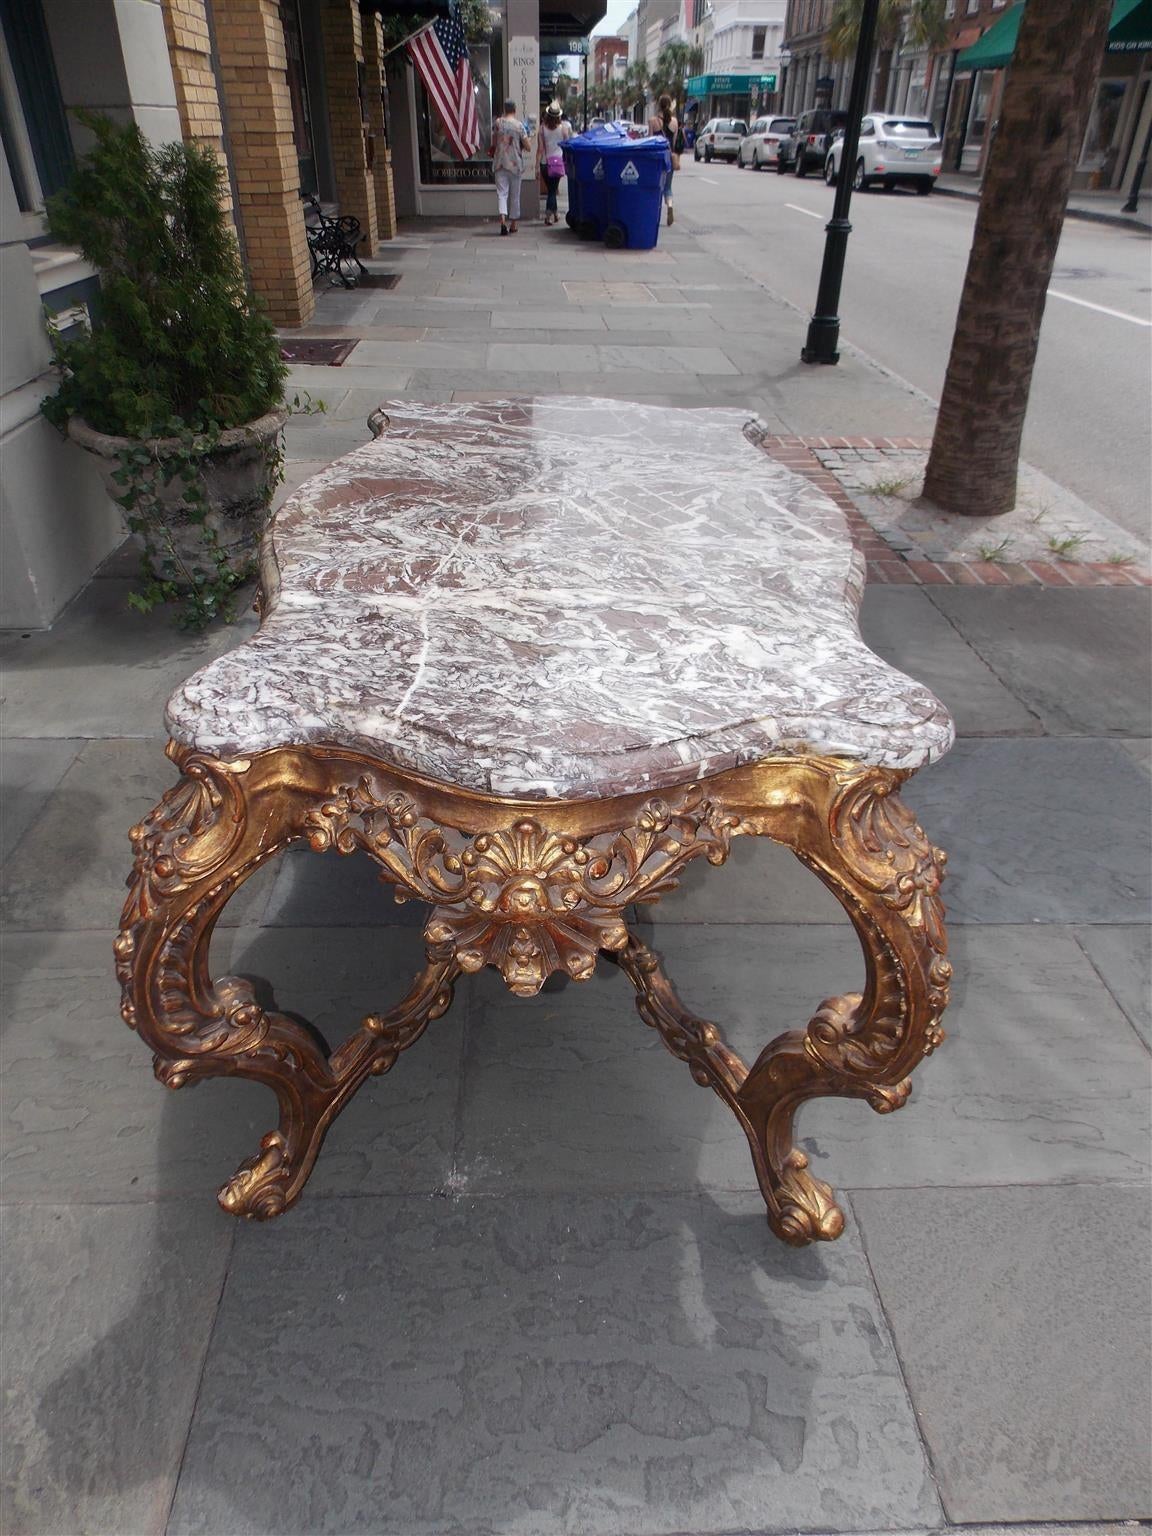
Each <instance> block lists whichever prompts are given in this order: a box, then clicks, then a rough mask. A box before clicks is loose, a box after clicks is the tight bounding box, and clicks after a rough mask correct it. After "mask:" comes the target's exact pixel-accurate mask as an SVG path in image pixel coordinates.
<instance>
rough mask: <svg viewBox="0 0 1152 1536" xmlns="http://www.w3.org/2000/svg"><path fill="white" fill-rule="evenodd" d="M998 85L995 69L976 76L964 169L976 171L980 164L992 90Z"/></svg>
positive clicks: (969, 115)
mask: <svg viewBox="0 0 1152 1536" xmlns="http://www.w3.org/2000/svg"><path fill="white" fill-rule="evenodd" d="M995 85H996V72H995V70H991V69H985V70H981V71H980V73H979V74H978V75H977V76H976V85H975V88H974V89H973V92H972V110H971V111H970V112H969V113H968V130H967V132H966V133H965V135H964V152H963V155H962V156H961V160H960V169H961V170H962V171H972V172H975V171H976V170H978V169H979V166H980V151H981V150H982V149H983V147H984V137H985V135H986V134H987V132H988V113H989V111H990V109H991V106H992V92H993V90H994V88H995Z"/></svg>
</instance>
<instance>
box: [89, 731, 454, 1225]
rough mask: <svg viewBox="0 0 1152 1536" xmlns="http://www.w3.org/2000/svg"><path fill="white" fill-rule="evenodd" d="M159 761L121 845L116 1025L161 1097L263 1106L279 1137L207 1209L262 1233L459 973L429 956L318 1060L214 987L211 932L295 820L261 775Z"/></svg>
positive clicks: (188, 758) (303, 1033) (194, 759)
mask: <svg viewBox="0 0 1152 1536" xmlns="http://www.w3.org/2000/svg"><path fill="white" fill-rule="evenodd" d="M172 755H173V756H174V757H175V760H176V761H177V762H178V763H179V765H180V766H181V768H182V771H183V777H182V778H181V779H180V781H179V782H178V783H177V784H176V785H174V786H173V788H172V789H170V790H169V791H168V793H167V794H166V795H165V796H164V798H163V799H162V800H161V801H160V804H159V805H158V806H157V807H156V809H155V810H154V811H152V812H151V813H150V814H149V816H148V817H147V818H146V819H145V820H144V821H143V822H142V823H141V825H140V826H138V827H135V828H133V830H132V834H131V835H132V843H133V846H134V849H135V854H136V858H135V864H134V867H133V872H132V875H131V877H130V878H129V882H128V884H129V895H128V900H127V902H126V904H125V907H124V914H123V918H122V926H121V931H120V933H119V935H118V937H117V940H116V964H117V972H118V975H119V977H120V981H121V985H122V991H123V998H122V1004H121V1011H122V1013H123V1016H124V1020H125V1022H126V1023H127V1024H129V1025H130V1026H131V1027H132V1028H133V1029H135V1030H136V1031H137V1032H138V1033H139V1034H140V1035H141V1036H142V1038H143V1039H144V1040H145V1041H146V1042H147V1043H148V1045H149V1046H150V1047H151V1048H152V1050H153V1052H154V1061H155V1067H156V1075H157V1077H158V1078H159V1079H160V1081H161V1082H162V1083H165V1084H166V1085H167V1086H168V1087H169V1088H181V1087H183V1086H185V1085H186V1084H192V1083H197V1082H199V1081H201V1080H202V1079H203V1078H206V1077H244V1078H250V1079H252V1080H253V1081H254V1082H260V1083H264V1084H265V1085H266V1086H267V1087H269V1088H271V1089H272V1090H273V1092H274V1093H275V1094H276V1098H277V1100H278V1103H279V1106H280V1118H279V1125H278V1126H277V1128H276V1129H275V1130H273V1131H269V1133H268V1134H267V1135H266V1136H265V1137H264V1139H263V1141H262V1142H261V1145H260V1150H259V1152H258V1153H256V1155H255V1156H254V1157H252V1158H251V1159H250V1160H249V1161H248V1162H246V1163H245V1164H244V1165H243V1166H242V1167H241V1168H240V1169H239V1170H238V1171H237V1173H236V1174H235V1176H234V1177H233V1178H232V1179H231V1180H229V1182H228V1183H227V1184H225V1185H224V1187H223V1189H222V1190H221V1191H220V1196H219V1198H220V1203H221V1205H222V1206H223V1207H224V1209H225V1210H226V1211H229V1212H231V1213H232V1214H234V1215H238V1216H247V1217H254V1218H258V1219H266V1218H268V1217H271V1216H276V1215H279V1214H280V1212H281V1211H284V1210H286V1209H287V1208H288V1207H289V1206H290V1205H292V1204H293V1203H294V1202H295V1201H296V1200H297V1199H298V1198H299V1195H300V1192H301V1190H302V1189H303V1187H304V1184H305V1183H306V1181H307V1179H308V1175H309V1174H310V1173H311V1171H312V1166H313V1164H314V1163H315V1161H316V1156H317V1153H318V1152H319V1150H320V1147H321V1144H322V1143H323V1140H324V1136H325V1135H326V1133H327V1130H328V1127H329V1126H330V1125H331V1124H332V1122H333V1120H334V1119H335V1118H336V1116H337V1115H338V1114H339V1112H340V1110H341V1109H342V1108H343V1107H344V1105H345V1104H346V1103H347V1102H348V1100H349V1099H350V1098H351V1097H352V1095H353V1094H354V1093H355V1092H356V1089H357V1088H358V1087H359V1086H360V1084H361V1083H362V1082H363V1081H364V1079H365V1078H366V1077H368V1076H369V1075H370V1074H373V1073H380V1072H385V1071H387V1070H388V1069H389V1068H390V1067H391V1066H392V1065H393V1063H394V1062H395V1060H396V1058H397V1056H398V1055H399V1054H400V1052H401V1051H402V1050H404V1049H405V1048H406V1047H407V1046H409V1045H411V1044H412V1043H413V1041H415V1040H416V1039H418V1038H419V1036H420V1035H421V1033H422V1032H423V1030H424V1028H425V1027H426V1025H427V1024H428V1022H429V1021H430V1020H432V1019H435V1018H438V1017H439V1016H440V1015H441V1014H442V1013H444V1012H445V1010H446V1009H447V1008H448V1006H449V1004H450V1002H451V1000H452V984H453V981H454V980H455V977H456V975H457V974H458V970H459V968H458V966H457V964H456V961H455V959H454V958H453V956H452V955H451V953H450V952H448V951H446V950H445V949H443V948H440V949H436V947H435V946H432V947H430V948H429V952H428V957H427V963H426V965H425V966H424V969H423V970H422V971H421V972H420V974H419V975H418V976H417V977H416V979H415V981H414V983H413V985H412V988H411V990H410V991H409V992H408V994H407V996H406V997H405V998H404V999H403V1000H402V1001H401V1002H400V1003H399V1004H398V1005H397V1006H396V1007H395V1008H393V1009H392V1010H391V1011H390V1012H388V1013H385V1014H370V1015H369V1016H368V1017H367V1018H366V1019H364V1020H363V1022H362V1023H361V1025H360V1027H359V1029H357V1030H356V1031H355V1032H354V1033H353V1034H352V1035H351V1036H350V1037H349V1038H348V1039H347V1040H346V1041H345V1042H344V1043H343V1044H342V1045H341V1046H340V1047H339V1048H338V1049H337V1050H336V1051H334V1052H333V1053H332V1054H331V1055H330V1056H329V1055H327V1054H326V1053H325V1051H324V1050H323V1049H322V1048H321V1046H320V1044H319V1043H318V1041H317V1040H316V1038H315V1037H314V1036H313V1035H312V1034H311V1033H310V1032H309V1031H308V1030H307V1029H305V1028H304V1027H303V1026H302V1025H300V1024H298V1023H297V1022H296V1021H295V1020H293V1019H290V1018H287V1017H285V1016H284V1015H283V1014H279V1013H274V1012H269V1011H267V1010H265V1009H264V1008H262V1007H261V1006H260V1004H259V1003H258V1002H257V1001H256V999H255V997H254V995H253V991H252V987H251V985H250V983H248V982H247V981H245V980H243V979H242V978H240V977H236V976H224V977H220V978H218V979H217V980H215V981H214V980H213V979H212V977H211V975H210V972H209V966H208V952H209V945H210V943H211V938H212V931H213V929H214V928H215V926H216V922H217V919H218V918H219V916H220V913H221V912H222V911H223V909H224V907H225V906H226V905H227V903H228V900H229V899H230V897H231V896H232V895H233V893H234V892H235V891H236V890H237V889H238V888H239V887H240V886H241V885H242V884H243V882H244V881H245V880H246V879H247V878H248V876H249V875H250V874H252V873H253V871H254V870H256V869H258V868H259V866H260V865H261V864H263V863H264V862H266V861H267V860H268V859H269V858H271V857H273V856H274V855H275V854H276V853H278V852H280V850H281V849H282V848H284V847H285V846H286V845H287V844H288V843H289V842H291V841H292V840H293V839H294V838H296V837H298V836H300V835H301V832H302V824H301V823H300V822H299V814H300V813H299V807H298V806H297V805H296V804H295V802H294V798H293V796H292V794H291V793H289V792H288V791H287V790H286V789H285V787H284V786H283V785H282V784H280V783H279V782H277V780H276V777H275V774H274V773H273V774H271V775H269V776H267V777H265V778H263V779H260V778H254V780H253V781H250V779H249V771H250V768H251V764H250V763H249V762H248V761H247V760H238V761H234V762H221V761H218V760H216V759H212V758H205V757H201V756H198V755H195V754H191V753H187V752H181V751H179V750H175V751H174V752H173V753H172Z"/></svg>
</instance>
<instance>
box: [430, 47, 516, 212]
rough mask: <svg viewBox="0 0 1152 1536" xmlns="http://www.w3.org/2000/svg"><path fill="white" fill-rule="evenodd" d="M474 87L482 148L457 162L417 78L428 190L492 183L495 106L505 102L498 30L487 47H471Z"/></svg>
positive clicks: (501, 51)
mask: <svg viewBox="0 0 1152 1536" xmlns="http://www.w3.org/2000/svg"><path fill="white" fill-rule="evenodd" d="M468 54H469V58H470V60H471V64H472V84H473V86H474V88H475V90H476V117H477V120H478V122H479V125H480V144H479V147H478V148H477V150H476V153H475V154H474V155H473V156H472V158H471V159H470V160H457V158H456V152H455V150H454V149H453V148H452V144H451V141H450V140H449V138H448V135H447V134H446V133H445V131H444V124H443V122H442V121H441V119H440V114H439V112H438V111H437V110H436V108H435V106H434V105H433V103H432V102H431V100H430V99H429V96H428V92H427V91H426V90H425V89H424V83H423V81H422V80H421V79H420V76H419V75H418V74H417V76H416V120H417V136H418V143H419V147H420V180H421V181H422V182H423V183H424V185H425V186H444V185H445V184H452V185H456V186H459V185H462V184H465V183H468V182H477V181H481V182H490V181H491V180H492V156H491V155H490V154H489V146H490V145H491V143H492V103H493V102H494V101H497V100H500V101H502V100H503V98H504V71H503V66H502V60H503V56H504V48H503V36H502V30H501V28H499V27H497V28H496V29H495V30H494V31H493V33H492V34H491V37H490V40H489V41H488V42H486V43H469V44H468Z"/></svg>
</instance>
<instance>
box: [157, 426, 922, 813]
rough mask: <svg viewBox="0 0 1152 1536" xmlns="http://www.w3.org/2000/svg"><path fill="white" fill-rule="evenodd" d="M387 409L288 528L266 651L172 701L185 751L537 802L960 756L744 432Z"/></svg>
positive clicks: (835, 536) (173, 726) (821, 507)
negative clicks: (354, 763) (804, 761)
mask: <svg viewBox="0 0 1152 1536" xmlns="http://www.w3.org/2000/svg"><path fill="white" fill-rule="evenodd" d="M385 409H386V410H387V412H388V415H389V418H390V421H389V425H388V428H387V430H386V431H385V433H384V435H383V436H382V437H381V438H380V440H379V441H377V442H374V443H370V444H368V445H367V446H366V447H363V448H361V449H359V450H357V451H356V452H354V453H351V454H349V455H348V456H347V457H345V458H343V459H340V460H338V461H337V462H336V463H335V464H332V465H331V466H330V467H329V468H328V469H326V470H324V471H323V472H322V473H321V474H318V475H316V476H315V477H314V478H313V479H312V480H310V481H308V482H307V483H306V484H305V485H304V486H302V487H301V488H300V489H299V490H298V491H297V492H296V494H295V495H294V496H293V497H291V499H290V500H289V501H288V502H287V503H286V505H285V506H284V508H283V509H282V510H281V511H280V512H279V513H278V514H277V516H276V519H275V522H274V524H273V525H272V528H271V529H270V531H269V534H268V535H267V537H266V539H265V545H264V582H265V590H266V594H267V597H268V612H267V614H266V617H265V619H264V623H263V626H262V628H261V629H260V631H259V633H258V634H257V635H256V637H255V638H254V639H252V640H251V641H249V642H248V643H247V644H245V645H243V646H241V647H239V648H238V649H237V650H235V651H233V652H231V653H230V654H229V655H227V656H226V657H223V658H221V659H220V660H218V661H217V662H215V663H214V664H213V665H211V666H209V667H207V668H205V669H204V670H202V671H201V672H199V673H197V674H196V676H195V677H193V678H192V679H190V680H189V681H188V682H187V683H185V684H184V685H183V686H182V687H181V688H180V689H178V690H177V692H176V693H175V694H174V695H173V697H172V699H171V700H170V703H169V707H168V724H169V728H170V730H171V733H172V735H173V736H174V737H175V738H176V739H177V740H179V741H182V742H185V743H188V744H189V745H192V746H195V747H198V748H200V749H201V750H204V751H208V752H212V753H214V754H217V755H222V756H231V755H237V754H241V753H245V752H252V751H259V750H262V749H264V748H269V747H276V746H285V745H303V744H306V743H310V742H328V743H336V744H341V745H344V746H348V747H351V748H354V749H357V750H362V751H366V752H368V753H369V754H371V755H373V756H376V757H379V758H381V759H383V760H384V761H387V762H391V763H393V764H395V765H396V766H397V767H401V768H408V769H412V770H414V771H416V772H419V773H424V774H427V775H428V776H429V777H431V778H435V779H439V780H442V781H446V782H448V783H452V784H456V785H460V786H464V787H467V788H470V789H477V790H486V791H490V792H494V793H498V794H507V795H513V796H524V797H539V798H545V799H550V798H552V799H564V798H572V797H577V796H580V795H593V796H604V795H614V794H620V793H627V792H632V791H637V790H644V789H648V788H659V787H664V786H668V785H671V784H676V783H682V782H684V781H686V780H690V779H692V778H694V777H697V776H701V775H706V774H710V773H717V772H720V771H722V770H723V769H726V768H730V767H734V766H735V765H737V764H739V763H743V762H749V761H754V760H756V759H758V758H762V757H766V756H769V755H771V754H773V753H821V754H828V755H841V756H845V757H849V758H853V759H856V760H858V761H860V762H863V763H868V764H877V765H883V766H887V767H892V768H917V767H920V766H921V765H922V764H924V763H925V762H928V761H932V760H934V759H935V758H938V757H940V756H941V755H942V754H943V753H944V752H946V751H947V750H948V747H949V746H950V745H951V741H952V723H951V721H950V719H949V717H948V714H947V712H946V710H945V709H944V708H943V706H942V705H941V704H940V703H939V702H938V701H937V699H936V698H935V697H934V696H933V695H932V694H931V693H930V692H929V691H928V689H926V688H924V687H922V686H920V685H919V684H917V683H914V682H912V681H911V679H909V678H908V677H906V676H905V675H904V674H903V673H901V672H897V671H896V670H895V669H894V668H892V667H890V666H888V665H887V664H886V663H884V662H882V661H881V660H880V659H879V657H877V656H876V655H874V654H873V652H872V651H870V650H869V649H868V647H867V646H866V645H865V644H864V642H863V641H862V640H861V638H860V633H859V630H858V628H857V622H856V615H857V609H858V607H859V604H860V596H861V591H862V582H863V562H862V560H861V557H860V555H859V554H858V552H857V551H856V550H855V549H854V548H853V546H852V542H851V539H850V537H849V533H848V529H847V526H846V524H845V522H844V519H843V517H842V516H841V514H840V512H839V511H838V509H837V508H836V507H835V506H834V505H833V503H832V502H831V501H830V500H828V499H827V498H826V497H825V496H824V495H823V493H822V492H820V491H819V490H817V489H816V488H815V487H814V486H812V485H811V484H810V483H809V482H807V481H806V480H804V479H802V478H801V477H800V476H797V475H794V474H793V473H792V472H791V471H789V470H787V469H785V468H784V467H783V466H781V465H778V464H775V463H774V462H773V461H772V460H771V459H769V458H768V457H767V456H766V455H765V454H764V453H763V452H761V451H760V449H759V447H758V446H757V430H756V426H755V423H754V422H753V423H750V422H749V420H748V415H747V412H746V411H744V410H738V409H714V410H675V409H669V408H660V407H654V406H641V405H632V404H625V403H624V402H620V401H605V400H596V399H565V398H559V399H547V400H544V399H539V400H531V399H530V400H522V401H519V402H510V403H509V402H505V403H487V404H484V403H471V404H456V405H451V406H427V405H418V404H415V403H414V402H411V401H408V402H402V403H399V404H395V405H390V406H386V407H385Z"/></svg>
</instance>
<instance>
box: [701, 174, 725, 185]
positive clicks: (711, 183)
mask: <svg viewBox="0 0 1152 1536" xmlns="http://www.w3.org/2000/svg"><path fill="white" fill-rule="evenodd" d="M696 180H697V181H706V182H707V183H708V185H709V186H710V187H718V186H719V185H720V183H719V182H718V181H713V180H712V178H711V176H700V175H697V177H696Z"/></svg>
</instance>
